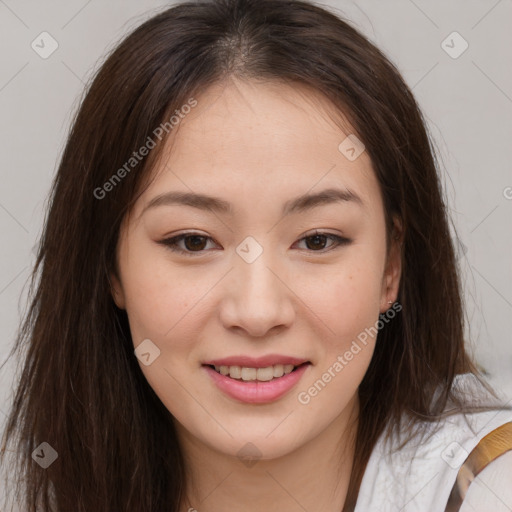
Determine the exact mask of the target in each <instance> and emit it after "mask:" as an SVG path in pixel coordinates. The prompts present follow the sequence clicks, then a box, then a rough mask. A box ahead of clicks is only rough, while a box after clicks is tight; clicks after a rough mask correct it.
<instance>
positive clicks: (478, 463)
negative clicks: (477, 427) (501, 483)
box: [445, 422, 512, 512]
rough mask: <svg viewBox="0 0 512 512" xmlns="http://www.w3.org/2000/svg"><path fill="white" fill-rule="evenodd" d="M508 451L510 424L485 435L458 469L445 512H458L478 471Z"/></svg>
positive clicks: (511, 435) (511, 440)
mask: <svg viewBox="0 0 512 512" xmlns="http://www.w3.org/2000/svg"><path fill="white" fill-rule="evenodd" d="M509 450H512V422H508V423H505V424H503V425H501V426H500V427H498V428H496V429H494V430H493V431H492V432H490V433H489V434H487V435H486V436H485V437H484V438H483V439H482V440H481V441H480V442H479V443H478V444H477V445H476V446H475V448H474V449H473V450H472V452H471V453H470V454H469V455H468V457H467V458H466V460H465V461H464V463H463V464H462V466H461V467H460V469H459V472H458V474H457V480H456V481H455V484H454V485H453V488H452V491H451V493H450V497H449V499H448V503H447V505H446V509H445V512H456V511H458V510H459V509H460V506H461V504H462V500H463V499H464V497H465V496H466V492H467V490H468V487H469V485H470V484H471V482H472V481H473V480H474V479H475V477H476V476H477V475H478V474H479V473H480V471H482V469H484V468H485V467H486V466H488V465H489V464H490V463H491V462H492V461H493V460H495V459H497V458H498V457H499V456H500V455H503V454H504V453H505V452H507V451H509Z"/></svg>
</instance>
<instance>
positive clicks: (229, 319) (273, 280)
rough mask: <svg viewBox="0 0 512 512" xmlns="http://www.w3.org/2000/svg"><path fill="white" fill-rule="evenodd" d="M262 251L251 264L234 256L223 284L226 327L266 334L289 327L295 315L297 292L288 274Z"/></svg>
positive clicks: (222, 319) (249, 332)
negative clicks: (292, 288) (232, 263)
mask: <svg viewBox="0 0 512 512" xmlns="http://www.w3.org/2000/svg"><path fill="white" fill-rule="evenodd" d="M269 252H270V251H263V253H262V254H261V255H260V256H259V257H258V258H257V259H256V260H255V261H253V262H252V263H248V262H246V261H244V259H242V258H240V257H238V255H235V258H234V269H233V270H232V271H231V272H230V273H229V279H228V280H226V282H225V283H224V286H225V288H224V290H225V296H224V300H223V301H222V305H221V321H222V323H223V325H224V327H225V328H226V329H231V330H239V331H240V330H241V331H244V334H245V335H246V336H250V337H263V336H266V335H268V333H269V332H270V331H278V330H281V329H284V328H285V327H289V326H290V325H291V324H292V322H293V319H294V317H295V309H294V307H293V297H294V293H293V292H292V290H291V289H290V288H289V286H290V285H289V283H288V282H287V281H288V279H287V275H286V274H287V273H286V272H284V271H282V270H281V271H279V270H278V268H279V267H278V265H276V262H275V261H273V262H270V261H269V258H268V257H267V255H268V253H269Z"/></svg>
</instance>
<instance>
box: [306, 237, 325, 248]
mask: <svg viewBox="0 0 512 512" xmlns="http://www.w3.org/2000/svg"><path fill="white" fill-rule="evenodd" d="M319 239H321V240H322V241H323V242H324V243H325V235H312V236H309V237H308V241H309V240H315V242H314V243H313V246H315V245H316V243H317V242H318V241H319ZM320 245H324V244H322V243H321V242H320ZM308 248H309V249H311V248H313V249H314V248H316V249H318V248H319V247H318V246H316V247H309V243H308ZM320 249H322V247H320Z"/></svg>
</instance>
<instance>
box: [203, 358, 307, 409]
mask: <svg viewBox="0 0 512 512" xmlns="http://www.w3.org/2000/svg"><path fill="white" fill-rule="evenodd" d="M231 360H233V361H235V360H236V363H231V362H230V361H231ZM283 360H284V359H283ZM286 360H287V361H290V362H287V363H281V362H279V363H273V364H299V365H300V366H299V367H298V368H296V369H295V370H293V371H292V372H291V373H288V374H286V375H283V376H282V377H279V378H274V379H272V380H271V381H267V382H260V381H254V380H253V381H243V380H237V379H232V378H231V377H228V376H226V375H221V374H220V373H218V372H217V371H215V369H213V368H211V367H210V366H206V365H203V368H204V369H205V371H206V372H207V373H208V375H209V376H210V377H211V379H212V380H213V382H214V383H215V384H216V385H217V387H218V388H219V389H220V390H221V391H223V392H224V393H225V394H226V395H228V396H230V397H231V398H234V399H236V400H239V401H241V402H245V403H251V404H262V403H267V402H272V401H274V400H277V399H279V398H281V397H282V396H283V395H285V394H286V393H288V392H289V391H290V390H291V389H292V388H293V387H294V386H295V385H296V384H297V383H298V382H299V380H300V379H301V377H302V376H303V375H304V373H305V372H306V371H307V369H308V368H309V366H311V364H310V363H306V364H301V363H302V362H303V361H299V362H295V363H294V362H293V359H290V358H288V359H286ZM220 361H222V362H220ZM241 361H247V359H244V358H240V357H237V358H229V359H223V360H219V361H214V362H211V363H207V364H214V365H216V366H223V365H224V366H246V367H249V368H265V367H266V366H272V365H273V364H269V363H266V362H265V363H261V360H259V362H255V361H254V360H252V361H251V362H250V364H247V363H245V362H244V363H243V364H240V362H241ZM295 361H297V360H296V359H295ZM237 363H238V364H237Z"/></svg>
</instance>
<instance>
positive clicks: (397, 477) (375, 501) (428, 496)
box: [355, 409, 512, 512]
mask: <svg viewBox="0 0 512 512" xmlns="http://www.w3.org/2000/svg"><path fill="white" fill-rule="evenodd" d="M509 422H512V411H510V410H499V409H498V410H492V411H486V412H479V413H474V414H453V415H450V416H449V417H447V418H444V419H443V420H442V421H440V422H439V423H437V424H435V425H432V424H425V425H424V428H425V435H421V436H420V437H419V439H418V438H416V439H414V440H409V441H408V442H406V443H405V445H404V444H402V443H401V441H403V439H401V438H400V437H398V440H397V441H400V442H389V443H388V442H384V439H383V438H381V439H380V440H379V441H378V442H377V444H376V445H375V447H374V450H373V452H372V455H371V457H370V460H369V461H368V465H367V467H366V470H365V473H364V475H363V479H362V482H361V487H360V492H359V495H358V500H357V503H356V509H355V511H356V512H363V511H364V512H370V511H371V512H374V511H375V512H377V511H378V512H383V511H386V512H388V511H392V510H402V511H403V512H413V511H418V510H430V511H444V510H445V507H446V504H447V501H448V499H449V496H450V493H451V491H452V489H453V487H454V484H455V482H456V481H457V479H458V478H457V477H458V473H459V470H460V469H461V466H462V465H463V464H464V462H465V460H466V459H467V458H468V456H469V455H470V454H471V453H472V452H473V451H474V449H475V448H476V447H477V445H479V444H480V442H481V441H482V440H483V439H484V438H485V437H486V436H487V435H488V434H490V433H491V432H493V431H495V430H496V429H498V427H500V426H502V425H504V424H506V423H509ZM494 437H495V436H494ZM480 453H481V450H480ZM510 453H512V452H510ZM499 459H501V460H499ZM477 461H478V459H477ZM511 463H512V460H511V456H510V455H509V454H508V453H507V454H505V453H503V452H502V455H501V456H500V457H497V458H496V457H495V460H493V461H492V462H489V461H488V463H487V464H486V466H485V468H484V469H485V471H486V475H484V473H483V470H481V471H480V472H477V471H474V472H473V474H474V475H478V474H479V473H481V477H480V480H479V483H481V484H482V486H485V484H486V483H487V479H491V480H496V482H497V483H496V484H493V485H496V486H499V487H506V484H504V483H503V481H505V482H507V475H508V482H509V483H508V485H509V486H510V487H511V488H512V486H511V485H510V482H511V478H510V477H511V474H512V473H511V470H510V464H511ZM480 467H482V466H480ZM498 479H500V480H498ZM474 482H475V485H474V487H473V485H471V486H470V487H473V488H472V489H471V491H472V494H473V495H475V493H477V492H478V489H477V490H475V488H478V484H477V483H476V478H475V479H474ZM481 492H482V491H481ZM460 496H461V497H464V498H466V497H467V500H470V499H472V498H471V497H470V496H469V491H468V494H460ZM486 496H487V495H486ZM474 499H477V498H476V497H475V498H474ZM482 499H484V500H485V497H484V498H482ZM459 500H460V498H459ZM460 503H461V501H459V506H460ZM486 503H489V498H488V496H487V501H486ZM465 506H466V510H465V511H464V512H474V511H475V510H492V511H493V512H499V511H500V510H508V511H509V512H510V511H511V510H512V508H511V507H510V506H509V505H508V504H507V506H508V507H509V508H503V509H499V508H497V507H494V508H491V509H489V508H488V506H486V507H485V508H481V507H480V508H478V507H476V508H475V507H473V509H471V506H472V505H471V502H470V501H466V505H465Z"/></svg>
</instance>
